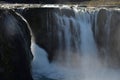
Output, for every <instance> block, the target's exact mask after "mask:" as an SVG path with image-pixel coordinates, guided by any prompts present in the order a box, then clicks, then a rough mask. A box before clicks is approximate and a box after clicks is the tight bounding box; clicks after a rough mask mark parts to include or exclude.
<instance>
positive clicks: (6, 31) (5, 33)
mask: <svg viewBox="0 0 120 80" xmlns="http://www.w3.org/2000/svg"><path fill="white" fill-rule="evenodd" d="M30 45H31V36H30V31H29V29H28V25H27V24H26V22H25V21H24V20H23V19H22V18H21V17H20V16H18V15H17V14H16V13H15V12H14V11H12V10H7V9H5V10H3V9H1V10H0V80H32V77H31V71H30V68H31V66H30V62H31V60H32V54H31V50H30Z"/></svg>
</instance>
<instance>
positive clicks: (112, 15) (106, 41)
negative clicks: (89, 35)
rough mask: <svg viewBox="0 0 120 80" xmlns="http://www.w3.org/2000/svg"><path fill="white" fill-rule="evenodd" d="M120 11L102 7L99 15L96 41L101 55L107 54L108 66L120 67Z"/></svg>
mask: <svg viewBox="0 0 120 80" xmlns="http://www.w3.org/2000/svg"><path fill="white" fill-rule="evenodd" d="M119 15H120V12H119V11H117V10H110V11H109V10H105V9H101V10H100V11H99V13H98V15H97V23H96V24H97V26H96V27H97V31H96V42H97V45H98V48H99V50H100V56H102V60H104V59H105V58H106V56H107V63H108V66H110V67H114V68H119V67H120V38H119V34H120V16H119Z"/></svg>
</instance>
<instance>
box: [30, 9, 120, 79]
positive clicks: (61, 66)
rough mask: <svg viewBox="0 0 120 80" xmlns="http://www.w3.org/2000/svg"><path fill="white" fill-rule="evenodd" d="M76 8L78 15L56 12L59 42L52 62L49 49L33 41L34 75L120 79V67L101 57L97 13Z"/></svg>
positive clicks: (53, 77) (75, 13)
mask: <svg viewBox="0 0 120 80" xmlns="http://www.w3.org/2000/svg"><path fill="white" fill-rule="evenodd" d="M73 11H74V16H66V15H64V13H63V15H60V14H59V13H58V12H54V17H55V20H56V21H55V23H56V25H55V26H56V27H57V31H58V32H57V37H58V41H59V46H58V50H57V51H56V54H55V56H54V60H53V62H52V63H49V62H48V60H47V53H46V52H45V51H44V50H42V48H39V47H38V46H37V45H36V44H34V43H33V45H32V47H31V48H32V52H33V55H34V56H35V57H34V59H33V64H32V66H33V78H34V79H35V80H39V77H40V75H42V76H46V77H49V78H52V79H58V80H119V79H120V77H119V76H118V71H115V70H113V69H109V68H106V67H105V66H103V65H102V63H101V62H100V60H99V57H98V53H99V51H98V48H97V45H96V41H95V38H94V33H93V30H92V28H93V23H94V22H95V21H94V20H96V16H95V15H97V13H96V12H90V11H89V10H86V9H76V8H75V9H73ZM93 18H94V20H93ZM63 35H64V36H63Z"/></svg>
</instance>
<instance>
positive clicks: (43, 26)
mask: <svg viewBox="0 0 120 80" xmlns="http://www.w3.org/2000/svg"><path fill="white" fill-rule="evenodd" d="M57 10H58V9H55V8H54V9H53V8H30V9H26V10H24V11H23V14H22V15H23V16H24V17H25V18H26V20H27V21H28V22H29V24H30V27H31V29H32V32H33V35H34V37H35V42H36V43H37V44H38V45H39V46H41V47H42V48H44V49H45V50H46V51H47V52H48V53H49V56H48V58H49V60H52V59H53V55H54V52H55V50H57V47H58V39H57V38H56V37H55V36H56V35H57V34H56V32H57V29H56V28H57V27H54V26H55V25H56V21H55V18H54V15H53V13H52V12H54V11H57Z"/></svg>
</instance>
